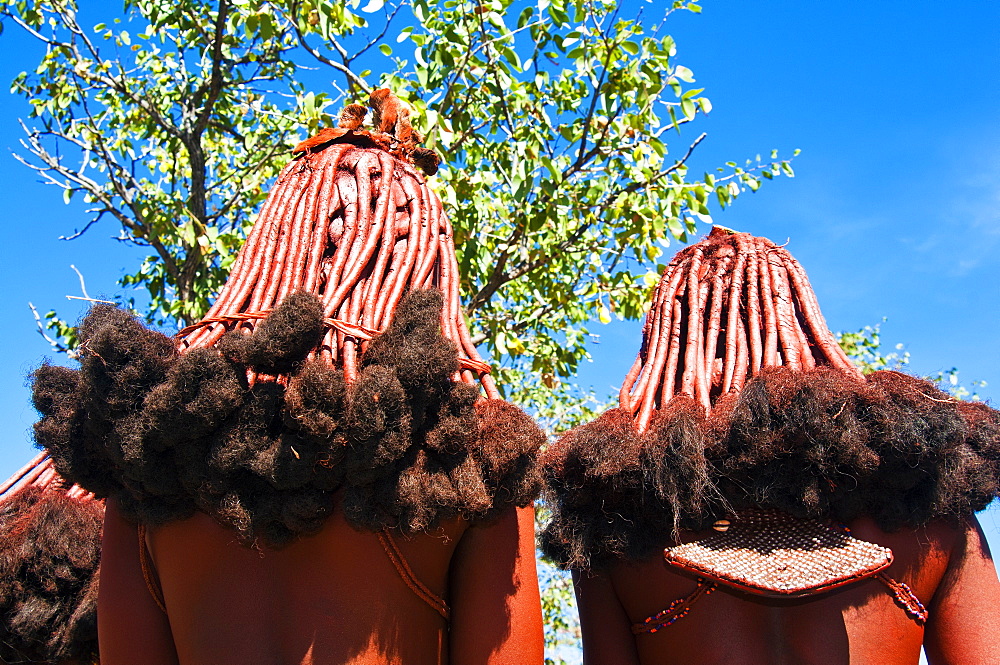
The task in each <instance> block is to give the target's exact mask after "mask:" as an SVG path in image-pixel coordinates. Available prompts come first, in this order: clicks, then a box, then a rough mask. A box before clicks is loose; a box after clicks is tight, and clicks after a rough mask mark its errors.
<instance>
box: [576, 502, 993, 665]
mask: <svg viewBox="0 0 1000 665" xmlns="http://www.w3.org/2000/svg"><path fill="white" fill-rule="evenodd" d="M850 526H851V530H852V533H853V535H854V536H855V537H857V538H861V539H863V540H868V541H871V542H876V543H878V544H880V545H885V546H887V547H890V548H891V549H892V551H893V554H894V556H895V560H894V562H893V564H892V565H891V566H890V567H889V568H888V569H887V571H886V572H887V573H888V574H889V575H890V576H891V577H893V578H895V579H896V580H899V581H901V582H905V583H906V584H908V585H909V586H910V588H911V589H912V590H913V591H914V593H915V594H916V595H917V597H918V598H919V599H920V600H921V601H922V602H923V604H924V605H925V606H926V607H927V610H928V612H929V614H930V616H929V619H928V621H927V625H926V626H925V627H921V626H920V625H919V624H917V623H916V622H915V621H914V620H913V619H911V618H910V617H909V616H908V615H907V614H906V613H905V612H904V611H903V610H902V609H901V608H900V607H899V606H897V605H896V604H895V602H894V601H893V597H892V596H891V595H890V593H889V591H888V589H887V588H886V587H885V586H884V585H883V584H881V583H879V582H877V581H874V580H866V581H864V582H860V583H857V584H854V585H850V586H848V587H844V588H842V589H839V590H836V591H832V592H830V593H827V594H825V595H823V596H818V597H815V599H813V600H811V601H804V600H797V601H780V600H778V601H770V600H761V599H756V598H755V599H752V600H748V596H746V595H744V594H741V593H739V592H737V591H727V590H726V589H725V587H723V586H721V585H720V587H719V590H717V591H716V592H715V593H712V594H710V595H707V596H702V597H701V598H699V599H698V600H697V602H696V603H695V604H694V606H693V607H692V608H691V612H690V614H688V615H687V616H685V617H683V618H681V619H679V620H678V621H677V622H676V623H674V624H673V625H671V626H667V627H665V628H663V629H662V630H660V631H658V632H656V633H654V634H649V633H646V634H641V635H637V636H633V635H632V633H631V624H632V623H633V622H638V621H642V620H643V619H645V618H646V617H647V616H649V615H650V614H654V613H656V612H658V611H660V610H662V609H663V608H665V607H666V606H667V605H669V604H670V601H672V600H674V599H676V598H681V597H683V596H686V595H687V594H689V593H690V592H691V591H693V590H694V588H695V582H694V581H693V580H692V579H691V578H687V577H683V576H682V575H679V574H677V573H674V572H672V571H671V570H670V569H669V568H668V566H667V564H666V563H664V562H663V560H662V558H661V557H659V556H654V557H650V558H649V559H648V560H645V561H642V562H639V563H636V564H627V563H620V564H616V565H615V566H613V567H612V568H611V569H610V570H609V571H608V572H607V573H576V574H574V582H575V584H576V594H577V600H578V603H579V607H580V621H581V624H582V629H583V653H584V659H583V660H584V664H585V665H639V664H641V665H654V664H656V665H681V664H683V665H716V664H719V665H723V664H724V665H846V664H848V663H850V665H916V664H917V663H918V661H919V658H920V646H921V644H923V645H924V646H925V648H926V651H927V656H928V662H929V663H930V665H996V664H998V663H1000V582H998V581H997V573H996V567H995V566H994V565H993V560H992V558H991V557H990V552H989V547H988V546H987V544H986V539H985V537H984V536H983V533H982V530H981V529H980V528H979V523H978V522H977V521H976V519H975V518H974V517H970V518H969V519H968V520H967V522H966V523H965V525H964V526H954V525H951V524H947V523H944V522H933V523H931V524H929V525H927V526H926V527H923V528H920V529H917V530H910V531H900V532H897V533H885V532H884V531H881V530H880V529H879V528H878V527H877V526H875V524H874V523H873V522H872V521H871V520H868V519H861V520H858V521H856V522H855V523H853V524H851V525H850ZM688 535H690V536H695V535H699V534H688ZM689 539H691V538H685V539H684V540H689Z"/></svg>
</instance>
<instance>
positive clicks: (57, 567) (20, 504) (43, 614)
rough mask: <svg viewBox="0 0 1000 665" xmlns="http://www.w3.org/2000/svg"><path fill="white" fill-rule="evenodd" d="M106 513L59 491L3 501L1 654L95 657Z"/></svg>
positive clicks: (25, 492)
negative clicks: (98, 591)
mask: <svg viewBox="0 0 1000 665" xmlns="http://www.w3.org/2000/svg"><path fill="white" fill-rule="evenodd" d="M103 517H104V509H103V506H102V505H101V504H100V503H98V502H95V501H82V500H78V499H74V498H70V497H68V496H66V495H65V494H64V493H63V492H62V491H61V490H52V489H43V488H40V487H34V486H28V487H25V488H23V489H21V490H19V491H18V492H16V493H15V494H13V495H10V496H7V497H5V498H4V499H3V501H0V617H2V621H0V660H2V661H3V662H5V663H15V662H17V663H20V662H53V663H54V662H64V661H68V660H74V661H80V662H92V661H95V659H96V655H97V623H96V601H97V585H98V572H97V571H98V563H99V561H100V553H101V526H102V523H103Z"/></svg>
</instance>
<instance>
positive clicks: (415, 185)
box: [34, 90, 543, 546]
mask: <svg viewBox="0 0 1000 665" xmlns="http://www.w3.org/2000/svg"><path fill="white" fill-rule="evenodd" d="M371 105H372V108H373V109H374V122H375V124H374V128H373V129H365V128H364V127H363V126H362V122H361V121H362V119H363V118H364V116H365V109H364V107H361V106H358V105H351V106H349V107H348V108H347V109H346V110H345V112H344V114H343V115H342V116H341V120H340V126H339V127H337V128H335V129H328V130H324V131H322V132H320V134H318V135H317V136H315V137H313V138H312V139H309V140H307V141H305V142H304V143H302V144H301V145H300V146H298V147H297V148H296V153H297V157H296V158H295V159H294V160H292V161H291V163H289V164H288V165H287V166H286V167H285V168H284V169H283V170H282V171H281V173H280V174H279V176H278V178H277V182H276V183H275V185H274V187H273V188H272V190H271V192H270V195H269V196H268V199H267V201H266V202H265V204H264V206H263V208H262V209H261V211H260V213H259V215H258V217H257V220H256V222H255V224H254V227H253V229H252V230H251V232H250V234H249V236H248V238H247V242H246V244H245V245H244V247H243V248H242V250H241V251H240V253H239V256H238V257H237V259H236V261H235V263H234V265H233V269H232V272H231V275H230V277H229V280H228V282H227V283H226V285H225V287H224V288H223V289H222V291H221V292H220V293H219V295H218V298H217V299H216V301H215V303H214V305H213V306H212V308H211V310H210V311H209V312H208V313H207V314H206V316H205V317H204V318H203V319H202V320H201V321H199V322H198V323H196V324H194V325H192V326H189V327H187V328H185V329H184V330H182V331H181V332H180V333H179V334H178V337H177V338H176V339H171V338H168V337H165V336H163V335H160V334H159V333H155V332H152V331H149V330H147V329H145V328H144V327H143V326H142V325H141V324H140V323H139V322H138V321H136V320H135V318H134V317H132V316H131V315H130V314H128V313H126V312H123V311H121V310H119V309H116V308H114V307H110V306H103V305H98V306H96V307H95V308H94V309H93V310H91V313H90V314H88V316H87V317H86V318H85V319H84V321H83V323H82V325H81V326H80V328H79V335H80V339H81V342H82V343H81V351H82V359H81V369H80V370H79V371H75V370H70V369H66V368H60V367H54V366H48V365H46V366H43V367H42V368H40V369H39V370H38V371H37V372H36V373H35V375H34V391H35V404H36V406H37V407H38V409H39V410H40V411H41V413H42V414H43V416H44V417H43V418H42V420H41V421H40V422H39V423H38V424H37V425H36V427H35V435H36V440H37V442H38V443H39V444H40V445H42V446H44V447H46V448H47V449H48V450H49V452H50V454H51V455H52V457H53V460H54V462H55V466H56V469H57V470H58V471H59V472H60V473H61V474H63V475H64V476H66V477H67V478H68V479H70V480H72V481H74V482H78V483H80V485H82V486H84V487H86V488H87V489H89V490H92V491H93V492H94V493H95V494H97V495H98V496H101V497H103V496H114V497H115V498H116V499H117V500H118V503H119V504H120V505H121V507H122V511H123V513H124V514H125V515H126V516H127V517H129V518H131V519H134V520H136V521H139V522H141V523H143V524H150V525H156V524H162V523H164V522H168V521H171V520H175V519H180V518H184V517H186V516H189V515H191V514H192V513H193V512H194V511H195V510H200V511H202V512H205V513H208V514H209V515H212V516H213V517H215V518H216V519H217V520H218V521H219V522H221V523H222V524H224V525H226V526H229V527H231V528H232V529H234V530H235V531H236V533H237V535H238V536H239V537H240V539H241V540H242V541H243V542H244V543H247V544H256V543H263V544H267V545H272V546H279V545H281V544H284V543H287V542H289V541H290V540H292V539H294V538H295V537H296V536H298V535H300V534H306V533H311V532H315V531H316V530H318V529H319V528H320V527H321V526H322V523H323V521H324V520H325V518H326V517H327V516H328V515H329V514H330V513H331V511H332V510H334V509H335V507H337V506H339V507H340V508H341V509H342V510H343V511H344V513H345V515H346V516H347V518H348V520H350V521H351V522H352V523H353V524H354V525H355V526H357V527H359V528H365V529H372V530H378V529H381V528H386V527H390V528H399V529H402V530H404V531H415V530H419V529H424V528H427V527H428V526H430V525H432V524H434V523H436V522H437V521H438V520H440V519H446V518H449V517H451V516H457V515H461V516H464V517H466V518H468V519H483V518H488V517H489V516H491V515H493V514H495V512H496V511H498V510H500V509H502V508H503V507H504V506H508V505H511V504H514V505H518V506H524V505H527V504H528V503H530V502H531V500H532V499H533V497H534V495H535V494H536V492H537V489H538V486H539V479H538V476H537V472H536V471H535V466H534V462H533V460H534V455H535V453H536V451H537V449H538V447H539V445H540V444H541V442H542V441H543V437H542V434H541V432H540V431H539V430H538V428H537V427H536V426H535V425H534V423H533V422H532V421H531V420H530V418H528V417H527V416H526V415H524V414H523V413H522V412H521V411H520V410H518V409H516V408H515V407H513V406H511V405H509V404H507V403H506V402H504V401H502V400H500V399H498V398H499V392H498V391H497V389H496V386H495V385H494V383H493V381H492V380H491V379H490V377H489V366H488V365H486V364H485V363H484V362H483V361H482V360H481V358H480V357H479V355H478V353H477V351H476V349H475V346H474V345H473V343H472V342H471V340H470V337H469V333H468V330H467V328H466V325H465V321H464V318H463V311H462V308H461V304H460V302H459V293H458V288H459V276H458V264H457V261H456V258H455V249H454V245H453V239H452V229H451V225H450V223H449V221H448V219H447V216H446V215H445V214H444V212H443V210H442V206H441V201H440V199H439V198H438V197H437V195H436V194H435V193H434V192H433V191H432V190H431V189H430V188H429V187H428V186H427V183H426V180H425V178H424V176H423V175H422V174H421V173H420V172H418V168H417V167H420V168H422V169H424V170H427V171H433V170H435V169H436V168H437V158H436V156H434V154H433V153H431V152H430V151H428V150H426V149H423V148H420V147H419V146H418V145H417V143H418V142H419V140H420V137H419V135H418V134H417V133H416V132H415V131H413V129H412V128H411V127H410V124H409V120H408V111H407V110H406V108H405V107H404V106H403V105H402V104H401V103H400V102H399V100H397V99H396V98H395V97H393V96H392V95H391V94H390V93H389V92H388V91H387V90H379V91H376V92H375V93H373V94H372V97H371ZM480 391H482V392H484V393H485V396H486V399H484V398H483V397H482V395H481V392H480ZM337 492H340V493H341V494H338V497H339V498H337V499H336V500H335V497H334V493H337Z"/></svg>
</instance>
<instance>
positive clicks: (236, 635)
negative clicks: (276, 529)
mask: <svg viewBox="0 0 1000 665" xmlns="http://www.w3.org/2000/svg"><path fill="white" fill-rule="evenodd" d="M533 519H534V517H533V510H532V508H531V507H528V508H513V507H511V508H509V509H508V510H506V511H504V512H503V513H502V514H501V516H500V517H499V518H498V519H497V520H496V521H494V522H490V523H489V524H485V525H479V526H472V525H470V524H469V523H468V522H466V521H463V520H459V519H455V520H451V521H448V522H445V523H443V524H441V525H440V526H438V527H436V528H434V529H430V530H428V531H427V532H426V533H420V534H417V535H414V536H403V535H399V534H396V535H395V540H396V542H397V544H398V545H399V548H400V550H402V552H403V554H404V556H405V557H406V559H407V561H408V563H409V565H410V568H411V569H412V571H413V573H414V574H415V575H416V577H417V578H418V579H420V580H421V581H422V582H423V583H424V584H426V585H427V586H428V587H429V588H430V589H431V590H432V591H434V592H435V593H437V594H439V595H441V596H443V597H444V598H445V599H446V600H447V601H448V603H449V604H450V606H451V613H452V614H451V626H450V628H449V627H448V626H447V625H446V624H445V620H444V619H443V618H442V617H441V615H440V614H438V613H437V612H436V611H434V610H433V609H432V608H431V607H430V606H429V605H427V604H426V603H424V602H423V601H422V600H420V599H419V598H418V597H417V596H416V594H414V592H413V591H411V590H410V589H409V588H408V587H407V586H406V584H405V583H404V582H403V580H402V579H401V578H400V576H399V574H398V573H397V572H396V569H395V568H394V567H393V565H392V563H391V561H390V559H389V557H388V556H387V555H386V553H385V551H384V550H383V549H382V546H381V544H380V543H379V540H378V536H377V534H375V533H372V532H365V531H357V530H355V529H354V528H352V527H351V526H350V525H349V524H348V523H347V522H346V521H345V519H344V517H343V515H341V514H340V512H339V511H337V512H335V513H334V515H333V516H332V517H331V518H330V519H329V520H328V521H327V523H326V525H325V526H324V528H323V530H322V531H321V532H320V533H318V534H316V535H315V536H311V537H308V538H302V539H300V540H299V541H297V542H295V543H293V544H291V545H289V546H288V547H286V548H283V549H280V550H267V549H265V550H254V549H249V548H246V547H243V546H241V545H240V544H239V543H238V542H237V541H236V538H235V536H234V535H233V534H232V532H230V531H228V530H226V529H224V528H223V527H221V526H219V525H218V524H216V523H215V522H214V521H213V520H212V519H211V518H210V517H208V516H207V515H204V514H201V513H199V514H197V515H195V516H194V517H192V518H190V519H187V520H183V521H179V522H175V523H171V524H168V525H166V526H163V527H159V528H156V529H150V530H149V531H148V532H147V543H148V546H149V551H150V554H151V557H152V560H153V563H154V564H155V566H156V570H157V573H158V575H159V579H160V582H161V584H162V586H163V595H164V599H165V601H166V606H167V611H168V614H169V617H168V615H165V614H164V613H163V612H162V611H161V610H160V609H159V608H158V607H157V606H156V603H155V601H154V600H153V598H152V596H151V595H150V593H149V591H148V590H147V588H146V584H145V581H144V579H143V576H142V569H141V565H140V560H139V550H138V536H137V531H136V527H135V525H132V524H130V523H128V522H126V521H125V520H124V519H123V518H122V517H121V515H120V513H119V511H118V509H117V507H116V505H115V504H114V502H110V501H109V503H108V510H107V516H106V518H105V525H104V549H103V553H102V560H101V587H100V596H99V600H98V626H99V633H100V649H101V664H102V665H138V664H142V665H175V664H176V665H230V664H231V665H258V664H259V665H333V664H334V663H336V664H338V665H339V664H341V663H355V664H364V665H375V664H379V665H381V664H388V663H405V664H406V665H424V664H428V665H430V664H441V665H446V664H450V665H464V664H466V663H468V664H473V663H475V664H477V665H506V664H510V665H522V664H524V665H534V664H540V663H541V662H542V659H543V655H542V650H543V638H542V617H541V610H540V600H539V594H538V580H537V576H536V573H535V545H534V534H533Z"/></svg>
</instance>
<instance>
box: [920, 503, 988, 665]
mask: <svg viewBox="0 0 1000 665" xmlns="http://www.w3.org/2000/svg"><path fill="white" fill-rule="evenodd" d="M955 530H956V531H957V532H958V533H957V535H956V536H955V538H954V540H953V546H952V549H951V551H950V553H949V560H948V566H947V568H946V570H945V573H944V575H943V577H942V579H941V582H940V584H939V585H938V588H937V590H936V592H935V594H934V597H933V599H932V602H931V607H930V619H929V620H928V622H927V631H926V638H925V648H926V650H927V656H928V661H929V662H930V663H932V665H951V664H952V663H955V664H958V663H962V664H963V665H980V664H981V665H987V664H989V663H1000V637H998V636H1000V581H998V579H997V571H996V565H995V564H994V563H993V557H992V556H991V554H990V548H989V545H988V544H987V542H986V536H985V535H984V534H983V530H982V528H981V527H980V525H979V521H978V520H977V519H976V518H975V517H974V516H969V517H968V518H966V519H965V520H964V521H963V523H962V525H961V526H960V527H955Z"/></svg>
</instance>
